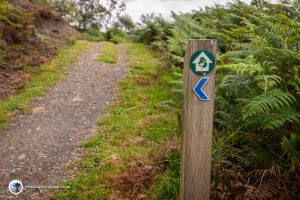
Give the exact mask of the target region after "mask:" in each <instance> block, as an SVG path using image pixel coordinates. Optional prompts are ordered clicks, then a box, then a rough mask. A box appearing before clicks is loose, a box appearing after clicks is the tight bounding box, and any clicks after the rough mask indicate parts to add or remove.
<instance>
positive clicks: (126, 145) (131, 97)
mask: <svg viewBox="0 0 300 200" xmlns="http://www.w3.org/2000/svg"><path fill="white" fill-rule="evenodd" d="M127 49H128V50H127V54H128V59H129V67H130V73H129V75H128V76H127V78H125V79H124V80H123V81H122V82H121V83H120V90H119V92H120V94H119V98H118V100H117V101H116V102H115V103H113V104H112V105H111V106H110V107H109V108H108V109H107V113H106V115H104V117H103V118H102V119H101V120H100V121H99V122H98V124H99V130H98V134H97V135H96V136H95V137H94V138H92V139H90V140H89V141H87V142H85V143H83V144H82V145H83V146H84V147H85V148H86V149H87V156H86V158H85V159H84V160H83V161H82V162H81V164H80V170H79V173H78V174H77V178H75V179H73V180H71V181H67V182H66V183H63V185H66V184H67V185H69V186H70V189H68V190H62V191H59V192H58V193H57V194H56V195H55V197H53V198H52V199H80V200H85V199H86V200H87V199H118V198H120V199H122V198H123V199H125V198H128V199H135V198H139V199H151V198H150V197H151V196H152V194H151V192H150V190H154V189H153V188H151V185H152V183H153V182H155V179H157V183H156V186H160V185H162V184H161V181H160V180H161V178H159V177H160V176H161V177H166V176H165V175H164V174H165V173H161V175H160V172H161V171H162V169H157V167H155V166H154V165H158V166H160V165H161V163H163V162H165V160H164V159H161V158H160V157H164V158H165V157H166V155H164V154H167V152H169V151H167V150H165V151H163V150H162V148H161V146H162V145H163V144H170V143H168V142H167V141H168V140H169V139H170V138H174V137H173V136H174V135H176V133H178V131H179V130H178V122H177V119H176V116H174V114H173V113H171V112H169V111H165V110H162V109H161V108H160V107H159V106H158V104H159V103H160V102H162V101H166V100H168V99H169V97H170V94H169V90H170V85H169V81H170V80H172V79H173V76H172V75H171V74H170V73H169V72H167V71H165V70H164V69H161V70H159V73H158V70H157V67H158V66H159V59H158V58H157V57H156V56H155V55H154V54H153V52H151V51H150V50H148V49H147V47H146V46H145V45H142V44H135V43H129V44H127ZM175 141H176V139H175ZM164 146H165V147H168V146H170V145H164ZM172 155H173V154H171V155H170V156H168V157H167V159H169V158H170V159H171V158H172ZM174 155H175V156H176V155H178V154H174ZM156 158H157V159H156ZM175 160H176V159H175ZM170 163H172V162H170ZM174 167H175V168H176V166H174ZM158 168H160V167H158ZM148 172H149V173H148ZM139 174H141V176H139ZM149 174H152V175H151V176H150V175H149ZM140 180H141V181H142V182H141V181H140ZM132 181H133V182H134V181H140V182H138V183H132ZM133 185H135V186H133ZM141 185H142V187H140V186H141ZM126 187H127V188H126ZM166 189H167V190H168V188H166ZM159 192H160V191H157V192H156V193H157V194H156V196H157V197H159ZM124 195H125V196H124ZM126 195H127V196H126Z"/></svg>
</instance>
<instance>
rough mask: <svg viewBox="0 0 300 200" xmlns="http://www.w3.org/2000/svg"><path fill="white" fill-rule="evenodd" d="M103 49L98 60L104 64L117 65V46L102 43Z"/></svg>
mask: <svg viewBox="0 0 300 200" xmlns="http://www.w3.org/2000/svg"><path fill="white" fill-rule="evenodd" d="M101 47H102V48H101V55H99V56H98V58H97V60H98V61H100V62H104V63H112V64H114V63H117V61H118V50H117V46H116V45H115V44H114V43H111V42H101Z"/></svg>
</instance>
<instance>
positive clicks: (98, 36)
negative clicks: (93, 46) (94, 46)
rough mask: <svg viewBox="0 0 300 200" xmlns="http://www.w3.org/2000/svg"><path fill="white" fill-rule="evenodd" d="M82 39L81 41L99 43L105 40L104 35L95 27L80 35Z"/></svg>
mask: <svg viewBox="0 0 300 200" xmlns="http://www.w3.org/2000/svg"><path fill="white" fill-rule="evenodd" d="M82 37H83V39H85V40H88V41H91V42H101V41H104V40H105V38H104V33H102V32H100V31H99V28H97V27H91V28H89V29H87V30H86V31H85V32H84V33H82Z"/></svg>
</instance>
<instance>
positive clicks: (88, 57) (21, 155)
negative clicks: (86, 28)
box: [0, 44, 126, 200]
mask: <svg viewBox="0 0 300 200" xmlns="http://www.w3.org/2000/svg"><path fill="white" fill-rule="evenodd" d="M99 52H100V46H99V45H98V44H94V45H93V46H92V48H91V50H90V51H89V52H88V53H86V54H85V55H84V56H83V57H82V59H80V61H79V62H77V63H76V64H74V66H73V67H72V68H70V71H69V75H68V76H67V77H66V78H65V79H64V80H63V81H61V82H60V83H58V84H57V85H56V86H55V87H53V88H52V89H51V90H50V91H49V93H48V94H47V95H46V96H42V97H39V98H37V99H36V100H35V101H34V103H33V113H32V114H31V115H29V114H25V115H19V116H17V117H15V119H13V121H12V124H11V125H10V127H9V128H8V129H7V130H5V131H2V132H0V158H1V160H0V173H1V178H0V183H1V188H0V189H1V191H0V199H22V200H23V199H42V198H43V197H44V193H45V192H46V193H47V192H48V190H45V189H42V190H38V189H26V188H25V187H26V186H32V185H34V186H53V185H54V184H55V182H56V181H58V180H61V179H63V178H66V176H67V175H66V173H64V171H63V170H61V169H63V167H64V166H66V164H67V163H69V162H71V161H73V160H74V159H76V157H77V155H79V152H80V151H81V149H80V148H79V144H80V142H82V141H83V140H86V139H87V138H89V137H90V136H91V135H92V134H93V132H95V131H94V130H95V121H96V120H97V119H98V118H99V117H100V115H101V112H102V110H103V108H104V107H105V105H106V104H107V103H108V102H109V101H111V100H112V99H113V97H114V93H113V91H114V90H115V89H116V82H117V81H119V80H120V78H121V76H122V74H124V72H125V71H126V58H125V56H124V48H123V47H119V55H120V58H119V62H118V64H116V65H114V66H107V65H104V64H99V63H98V62H97V61H95V58H96V56H97V55H99ZM14 179H18V180H20V181H22V183H23V185H24V190H23V192H22V193H21V194H19V195H17V196H16V195H12V194H10V192H9V191H8V183H9V182H10V180H14Z"/></svg>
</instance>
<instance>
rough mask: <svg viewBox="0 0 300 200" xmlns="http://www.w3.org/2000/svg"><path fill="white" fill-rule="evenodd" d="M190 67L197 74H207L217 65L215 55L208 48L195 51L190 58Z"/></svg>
mask: <svg viewBox="0 0 300 200" xmlns="http://www.w3.org/2000/svg"><path fill="white" fill-rule="evenodd" d="M190 67H191V69H192V70H193V72H194V73H195V74H197V75H206V74H208V73H209V72H211V71H212V70H213V69H214V67H215V57H214V55H213V54H212V53H211V52H209V51H207V50H200V51H196V52H195V53H193V55H192V56H191V59H190Z"/></svg>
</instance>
